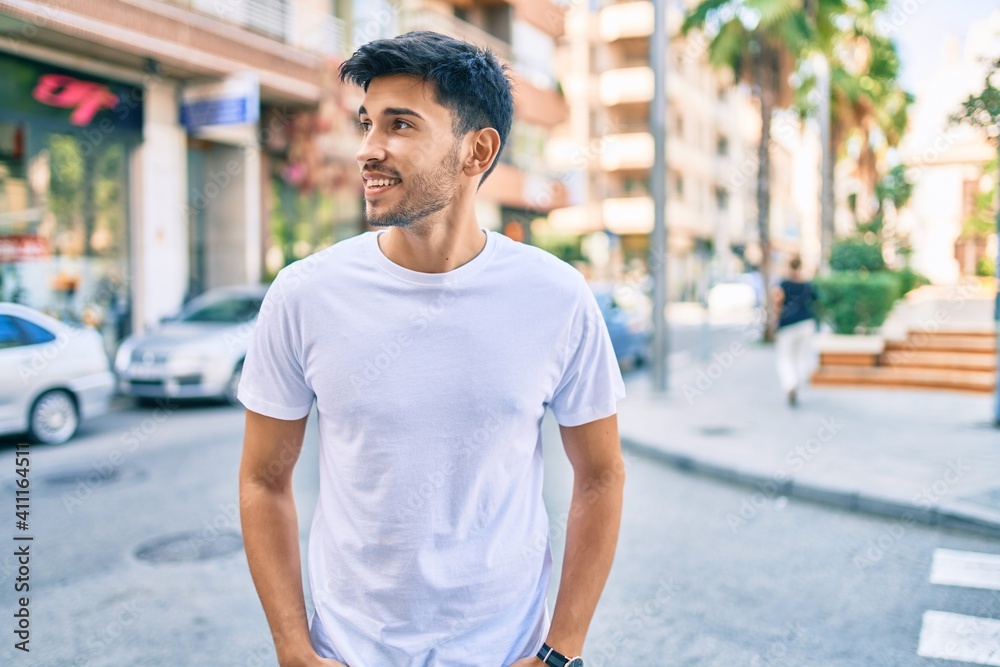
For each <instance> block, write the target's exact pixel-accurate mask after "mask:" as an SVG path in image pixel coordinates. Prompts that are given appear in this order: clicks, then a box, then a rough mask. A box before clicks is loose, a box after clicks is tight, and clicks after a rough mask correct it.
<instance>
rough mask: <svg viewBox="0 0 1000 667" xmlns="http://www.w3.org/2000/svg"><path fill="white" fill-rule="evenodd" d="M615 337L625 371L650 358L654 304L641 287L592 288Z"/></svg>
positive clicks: (610, 331)
mask: <svg viewBox="0 0 1000 667" xmlns="http://www.w3.org/2000/svg"><path fill="white" fill-rule="evenodd" d="M592 289H593V291H594V297H595V298H596V299H597V305H599V306H600V307H601V314H602V315H603V316H604V323H605V324H606V325H607V327H608V334H610V336H611V346H612V347H613V348H614V350H615V357H617V358H618V364H619V365H620V366H621V367H622V368H623V369H630V368H634V367H636V366H641V365H642V364H644V363H646V361H648V358H649V342H650V339H651V338H652V333H653V331H652V320H651V319H650V312H651V304H649V303H648V299H647V298H645V295H644V294H642V292H641V290H639V289H638V288H630V287H628V286H624V285H620V286H618V287H617V288H614V289H612V288H611V287H609V286H599V285H595V286H592Z"/></svg>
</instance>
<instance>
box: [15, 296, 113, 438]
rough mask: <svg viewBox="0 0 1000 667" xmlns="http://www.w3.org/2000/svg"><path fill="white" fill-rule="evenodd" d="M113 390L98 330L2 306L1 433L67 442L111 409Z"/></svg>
mask: <svg viewBox="0 0 1000 667" xmlns="http://www.w3.org/2000/svg"><path fill="white" fill-rule="evenodd" d="M114 386H115V379H114V374H113V373H112V372H111V364H110V362H109V360H108V355H107V352H105V351H104V341H103V339H102V338H101V335H100V334H99V333H98V332H97V331H95V330H93V329H90V328H87V327H75V326H69V325H67V324H63V323H62V322H60V321H59V320H57V319H55V318H52V317H49V316H48V315H45V314H44V313H40V312H38V311H37V310H33V309H31V308H28V307H27V306H22V305H19V304H15V303H0V433H3V434H14V433H16V434H21V433H26V434H27V435H28V436H29V437H30V438H31V439H32V440H33V441H34V442H38V443H42V444H59V443H63V442H66V441H67V440H69V439H70V438H72V437H73V436H74V435H75V434H76V432H77V429H79V427H80V423H81V421H83V420H85V419H89V418H91V417H95V416H97V415H100V414H102V413H104V412H106V411H107V409H108V403H109V400H110V398H111V394H112V393H113V392H114Z"/></svg>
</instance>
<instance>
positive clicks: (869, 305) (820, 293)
mask: <svg viewBox="0 0 1000 667" xmlns="http://www.w3.org/2000/svg"><path fill="white" fill-rule="evenodd" d="M900 283H901V279H900V276H899V275H897V274H895V273H894V272H891V271H875V272H872V273H864V272H861V273H855V272H853V271H835V272H833V273H831V274H830V275H829V276H826V277H823V278H817V279H816V280H815V284H816V292H817V294H816V296H817V303H816V310H817V313H816V314H817V316H818V317H819V318H820V319H822V320H823V321H825V322H828V323H830V325H831V326H833V328H834V331H836V332H837V333H841V334H853V333H855V332H856V331H857V329H858V327H862V328H864V329H865V330H870V329H874V328H875V327H878V326H881V325H882V323H883V322H885V318H886V316H888V315H889V311H890V310H891V309H892V306H893V304H894V303H895V302H896V300H897V299H899V298H900V296H902V291H901V284H900Z"/></svg>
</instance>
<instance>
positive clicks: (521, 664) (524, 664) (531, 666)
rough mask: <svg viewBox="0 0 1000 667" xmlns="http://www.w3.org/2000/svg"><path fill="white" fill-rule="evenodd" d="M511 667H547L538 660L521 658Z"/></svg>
mask: <svg viewBox="0 0 1000 667" xmlns="http://www.w3.org/2000/svg"><path fill="white" fill-rule="evenodd" d="M510 667H545V663H544V662H542V661H541V660H539V659H538V658H521V659H520V660H518V661H517V662H515V663H514V664H512V665H511V666H510Z"/></svg>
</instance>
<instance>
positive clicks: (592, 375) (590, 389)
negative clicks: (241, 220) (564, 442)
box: [549, 287, 625, 426]
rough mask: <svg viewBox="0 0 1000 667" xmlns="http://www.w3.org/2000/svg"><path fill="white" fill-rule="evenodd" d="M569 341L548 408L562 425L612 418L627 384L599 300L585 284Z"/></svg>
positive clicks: (575, 424) (623, 395)
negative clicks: (557, 383)
mask: <svg viewBox="0 0 1000 667" xmlns="http://www.w3.org/2000/svg"><path fill="white" fill-rule="evenodd" d="M584 290H585V292H586V293H585V294H583V295H582V298H581V300H580V304H579V306H578V309H579V312H577V313H576V316H575V317H574V326H573V327H572V329H571V332H570V338H569V341H568V343H567V345H568V349H567V352H568V353H569V354H568V361H567V363H566V365H565V369H564V371H563V376H562V380H561V381H560V382H559V385H558V386H557V387H556V390H555V393H554V394H553V397H552V400H551V402H550V403H549V407H550V408H551V409H552V414H554V415H555V417H556V421H557V422H559V424H560V425H562V426H579V425H581V424H586V423H589V422H592V421H597V420H598V419H604V418H605V417H610V416H611V415H613V414H615V413H616V412H617V411H618V401H620V400H621V399H623V398H625V383H624V382H623V381H622V374H621V371H620V370H619V368H618V359H617V358H616V357H615V351H614V348H612V346H611V336H610V335H609V334H608V327H607V325H606V324H605V323H604V317H602V315H601V309H600V307H599V306H598V305H597V300H596V299H595V298H594V295H593V294H592V293H591V292H590V289H589V288H587V287H584Z"/></svg>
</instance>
